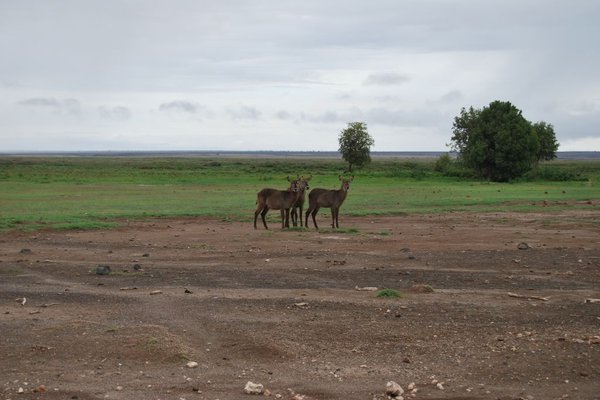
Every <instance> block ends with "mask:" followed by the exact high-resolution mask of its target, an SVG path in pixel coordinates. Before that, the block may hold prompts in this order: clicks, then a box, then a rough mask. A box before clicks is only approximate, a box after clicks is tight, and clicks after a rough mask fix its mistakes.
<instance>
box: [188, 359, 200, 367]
mask: <svg viewBox="0 0 600 400" xmlns="http://www.w3.org/2000/svg"><path fill="white" fill-rule="evenodd" d="M186 367H188V368H198V363H197V362H196V361H190V362H188V363H187V364H186Z"/></svg>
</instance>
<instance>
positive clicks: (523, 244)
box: [517, 242, 530, 250]
mask: <svg viewBox="0 0 600 400" xmlns="http://www.w3.org/2000/svg"><path fill="white" fill-rule="evenodd" d="M517 248H518V249H519V250H527V249H529V248H530V246H529V244H527V243H525V242H521V243H519V244H518V245H517Z"/></svg>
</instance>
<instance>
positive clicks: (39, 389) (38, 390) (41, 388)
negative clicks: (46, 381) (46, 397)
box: [33, 385, 47, 393]
mask: <svg viewBox="0 0 600 400" xmlns="http://www.w3.org/2000/svg"><path fill="white" fill-rule="evenodd" d="M46 391H47V389H46V385H39V386H38V387H36V388H35V389H33V393H46Z"/></svg>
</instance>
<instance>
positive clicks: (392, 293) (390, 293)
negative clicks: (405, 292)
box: [377, 289, 400, 299]
mask: <svg viewBox="0 0 600 400" xmlns="http://www.w3.org/2000/svg"><path fill="white" fill-rule="evenodd" d="M377 297H382V298H388V299H389V298H395V297H400V292H399V291H397V290H395V289H381V290H380V291H378V292H377Z"/></svg>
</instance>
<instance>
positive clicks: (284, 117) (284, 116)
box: [275, 110, 293, 121]
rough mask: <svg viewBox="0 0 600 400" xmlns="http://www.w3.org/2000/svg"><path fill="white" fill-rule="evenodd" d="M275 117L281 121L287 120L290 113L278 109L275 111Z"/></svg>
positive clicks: (290, 117) (290, 116)
mask: <svg viewBox="0 0 600 400" xmlns="http://www.w3.org/2000/svg"><path fill="white" fill-rule="evenodd" d="M275 118H277V119H279V120H283V121H287V120H290V119H292V118H293V117H292V114H290V113H289V112H287V111H285V110H280V111H277V112H276V113H275Z"/></svg>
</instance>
